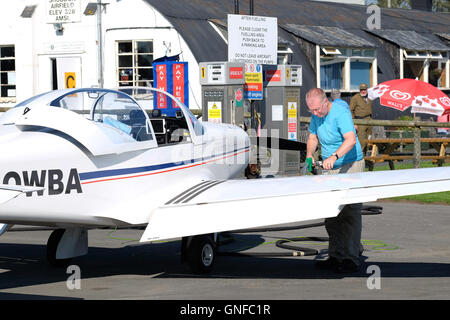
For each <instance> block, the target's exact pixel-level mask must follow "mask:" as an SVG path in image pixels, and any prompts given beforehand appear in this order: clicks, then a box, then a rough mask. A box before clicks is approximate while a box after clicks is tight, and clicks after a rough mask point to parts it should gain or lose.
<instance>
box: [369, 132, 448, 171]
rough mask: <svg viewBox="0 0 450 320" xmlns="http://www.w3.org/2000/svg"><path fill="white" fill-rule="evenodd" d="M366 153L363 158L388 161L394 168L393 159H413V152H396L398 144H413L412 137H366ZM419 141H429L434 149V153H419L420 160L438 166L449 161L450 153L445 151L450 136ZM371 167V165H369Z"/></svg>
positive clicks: (376, 161) (372, 160) (392, 168)
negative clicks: (429, 161)
mask: <svg viewBox="0 0 450 320" xmlns="http://www.w3.org/2000/svg"><path fill="white" fill-rule="evenodd" d="M363 142H367V154H366V156H365V157H364V160H366V161H371V162H372V163H378V162H384V161H387V162H388V163H389V167H390V168H391V170H394V169H395V167H394V161H403V160H413V159H414V155H413V154H404V153H401V154H399V153H396V151H397V149H398V147H399V146H400V145H405V144H414V139H413V138H391V139H387V138H383V139H368V140H364V141H363ZM420 142H421V143H429V144H430V146H431V147H432V148H434V149H435V150H436V152H437V153H436V154H431V155H429V154H421V155H420V159H421V160H432V161H433V163H435V164H437V165H438V166H442V164H443V163H444V162H446V161H450V154H447V153H446V148H447V146H448V145H449V143H450V138H421V139H420ZM369 168H372V166H369Z"/></svg>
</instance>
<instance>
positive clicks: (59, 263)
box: [47, 229, 72, 267]
mask: <svg viewBox="0 0 450 320" xmlns="http://www.w3.org/2000/svg"><path fill="white" fill-rule="evenodd" d="M65 231H66V230H65V229H56V230H55V231H53V232H52V234H51V235H50V237H49V238H48V241H47V261H48V263H49V264H50V265H51V266H53V267H67V266H68V265H69V264H70V262H71V261H72V259H70V258H68V259H56V250H57V249H58V244H59V242H60V241H61V238H62V236H63V235H64V232H65Z"/></svg>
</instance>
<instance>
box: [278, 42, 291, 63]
mask: <svg viewBox="0 0 450 320" xmlns="http://www.w3.org/2000/svg"><path fill="white" fill-rule="evenodd" d="M292 55H293V52H292V50H291V48H289V47H288V46H287V45H285V44H278V51H277V60H278V61H277V63H278V64H290V63H291V60H292Z"/></svg>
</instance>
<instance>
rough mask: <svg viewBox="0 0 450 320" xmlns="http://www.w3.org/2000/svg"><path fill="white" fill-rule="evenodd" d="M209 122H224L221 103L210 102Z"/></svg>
mask: <svg viewBox="0 0 450 320" xmlns="http://www.w3.org/2000/svg"><path fill="white" fill-rule="evenodd" d="M208 121H209V122H216V123H220V122H222V102H221V101H208Z"/></svg>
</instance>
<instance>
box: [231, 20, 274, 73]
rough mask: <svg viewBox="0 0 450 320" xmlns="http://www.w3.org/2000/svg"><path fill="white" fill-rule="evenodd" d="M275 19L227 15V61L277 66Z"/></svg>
mask: <svg viewBox="0 0 450 320" xmlns="http://www.w3.org/2000/svg"><path fill="white" fill-rule="evenodd" d="M277 49H278V22H277V18H272V17H260V16H246V15H239V14H229V15H228V61H230V62H245V63H253V64H277Z"/></svg>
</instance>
